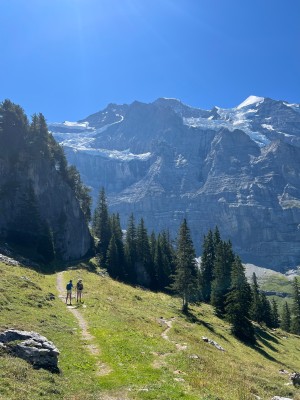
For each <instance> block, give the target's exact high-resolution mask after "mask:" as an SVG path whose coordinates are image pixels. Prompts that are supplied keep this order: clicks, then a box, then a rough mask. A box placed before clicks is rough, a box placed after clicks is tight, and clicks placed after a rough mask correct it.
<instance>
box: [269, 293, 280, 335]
mask: <svg viewBox="0 0 300 400" xmlns="http://www.w3.org/2000/svg"><path fill="white" fill-rule="evenodd" d="M271 316H272V328H278V327H279V325H280V324H279V313H278V305H277V303H276V301H275V299H272V301H271Z"/></svg>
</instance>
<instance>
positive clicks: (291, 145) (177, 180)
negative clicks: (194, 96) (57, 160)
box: [50, 96, 300, 271]
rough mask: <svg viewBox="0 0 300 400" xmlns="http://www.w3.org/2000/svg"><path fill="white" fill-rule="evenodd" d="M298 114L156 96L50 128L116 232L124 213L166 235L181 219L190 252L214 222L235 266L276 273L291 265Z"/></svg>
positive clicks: (265, 101)
mask: <svg viewBox="0 0 300 400" xmlns="http://www.w3.org/2000/svg"><path fill="white" fill-rule="evenodd" d="M299 110H300V107H299V104H289V103H287V102H284V101H275V100H272V99H269V98H263V97H255V96H250V97H249V98H248V99H246V100H245V101H244V102H243V103H241V104H240V105H239V106H237V107H234V108H232V109H222V108H219V107H215V108H213V109H212V110H201V109H196V108H193V107H189V106H187V105H185V104H182V103H181V102H180V101H179V100H176V99H163V98H162V99H158V100H156V101H154V102H153V103H150V104H144V103H141V102H137V101H136V102H134V103H132V104H130V105H121V106H120V105H116V104H110V105H108V107H107V108H106V109H105V110H103V111H99V112H98V113H95V114H93V115H92V116H90V117H87V118H86V119H85V120H82V121H79V122H78V123H70V122H65V123H62V124H59V123H56V124H52V125H50V129H51V131H52V132H53V134H54V136H55V137H56V138H57V140H59V142H60V143H62V144H63V146H64V147H65V150H66V154H67V158H68V161H69V162H70V163H71V164H74V165H76V166H77V167H78V169H79V171H80V172H81V175H82V178H83V180H84V182H85V183H86V184H87V185H89V186H91V187H92V188H93V195H94V198H96V196H97V194H98V191H99V188H100V187H102V186H104V188H105V190H106V193H107V195H108V200H109V205H110V209H111V211H113V212H115V211H117V212H119V213H120V216H121V219H122V224H123V227H124V228H125V227H126V224H127V221H128V217H129V215H130V214H131V213H132V212H133V213H134V214H135V216H136V219H140V218H141V217H143V218H144V220H145V223H146V226H147V227H148V229H149V230H150V231H151V230H152V229H153V230H155V231H160V230H162V229H169V230H170V231H171V233H172V235H173V237H174V236H175V233H176V232H177V231H178V226H179V224H180V223H181V221H182V219H183V217H187V218H188V222H189V226H190V228H191V231H192V234H193V239H194V243H195V246H196V248H197V251H198V254H200V245H201V243H202V238H203V235H204V234H205V232H207V231H208V229H210V228H214V227H215V225H218V227H219V228H220V231H221V232H222V234H223V236H224V237H226V238H228V239H230V240H231V241H232V243H233V246H234V249H235V251H236V252H237V253H238V254H240V255H241V257H242V259H243V261H244V262H249V263H254V264H256V265H259V266H262V267H267V268H272V269H275V270H280V271H282V270H284V269H286V268H291V267H294V266H297V265H299V264H300V253H299V248H300V246H299V245H300V230H299V221H300V175H299V167H298V166H299V159H300V142H299V141H300V128H299V126H300V125H299V121H300V112H299Z"/></svg>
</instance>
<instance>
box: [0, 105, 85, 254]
mask: <svg viewBox="0 0 300 400" xmlns="http://www.w3.org/2000/svg"><path fill="white" fill-rule="evenodd" d="M18 113H19V114H20V115H21V117H18ZM38 118H39V124H40V123H41V122H43V121H44V119H43V117H42V116H40V117H36V121H35V122H36V126H35V125H33V124H34V122H33V123H32V124H31V125H30V126H29V124H28V122H27V120H26V116H24V114H23V112H22V109H21V108H19V106H15V105H14V104H13V103H11V102H9V101H6V102H4V103H3V104H1V105H0V122H1V124H0V209H1V214H0V240H1V241H5V242H8V243H10V244H17V245H18V246H19V247H22V249H23V250H24V249H26V248H28V255H29V256H31V255H33V256H34V257H38V259H39V260H40V261H49V260H52V259H53V257H54V255H56V257H57V258H58V259H63V260H70V259H78V258H80V257H83V256H84V255H85V254H86V253H87V252H88V251H89V250H90V249H91V247H92V239H91V236H90V233H89V229H88V225H87V222H86V220H85V217H84V214H83V212H82V210H81V208H80V205H79V202H78V200H77V198H76V197H75V193H74V191H73V190H72V189H71V186H70V185H69V184H68V181H67V179H66V177H64V175H63V172H62V165H65V161H64V156H63V154H62V152H61V150H60V149H59V147H58V145H57V144H56V143H55V142H54V140H53V138H52V137H51V136H50V135H48V132H47V127H46V125H44V128H42V126H41V125H40V126H39V127H38V128H37V126H38V121H37V120H38ZM18 121H19V124H18V123H17V122H18ZM59 161H60V162H61V164H59ZM65 171H66V170H65ZM29 249H30V250H29Z"/></svg>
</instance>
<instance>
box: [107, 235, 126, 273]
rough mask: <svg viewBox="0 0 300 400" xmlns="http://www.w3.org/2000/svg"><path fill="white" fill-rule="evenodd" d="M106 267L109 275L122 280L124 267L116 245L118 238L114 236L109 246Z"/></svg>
mask: <svg viewBox="0 0 300 400" xmlns="http://www.w3.org/2000/svg"><path fill="white" fill-rule="evenodd" d="M106 266H107V271H108V273H109V275H110V276H111V277H112V278H114V279H117V278H120V276H121V278H122V275H123V274H122V270H121V268H122V266H121V260H120V254H119V250H118V247H117V243H116V237H115V235H114V234H113V235H112V237H111V239H110V241H109V245H108V249H107V257H106Z"/></svg>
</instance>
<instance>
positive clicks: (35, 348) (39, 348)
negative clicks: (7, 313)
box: [0, 329, 59, 372]
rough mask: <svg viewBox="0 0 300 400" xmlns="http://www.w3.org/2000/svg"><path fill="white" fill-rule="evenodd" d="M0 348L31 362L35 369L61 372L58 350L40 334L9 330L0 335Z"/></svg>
mask: <svg viewBox="0 0 300 400" xmlns="http://www.w3.org/2000/svg"><path fill="white" fill-rule="evenodd" d="M0 347H1V349H2V350H4V351H6V352H7V353H9V354H11V355H13V356H15V357H19V358H22V359H23V360H25V361H27V362H29V363H30V364H32V365H33V366H34V367H35V368H44V369H47V370H49V371H51V372H59V368H58V355H59V351H58V349H57V348H56V347H55V345H54V344H53V343H52V342H51V341H49V340H48V339H47V338H46V337H45V336H42V335H40V334H39V333H36V332H27V331H21V330H16V329H8V330H6V331H4V332H2V333H0Z"/></svg>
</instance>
